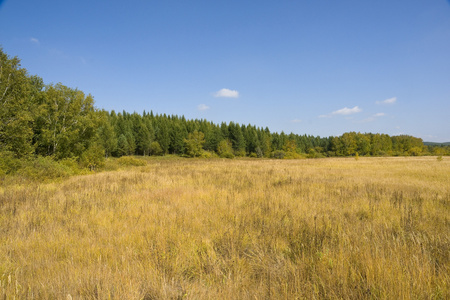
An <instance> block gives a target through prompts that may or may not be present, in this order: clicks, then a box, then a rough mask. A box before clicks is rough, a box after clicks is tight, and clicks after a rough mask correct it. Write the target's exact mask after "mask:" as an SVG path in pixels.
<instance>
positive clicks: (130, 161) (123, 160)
mask: <svg viewBox="0 0 450 300" xmlns="http://www.w3.org/2000/svg"><path fill="white" fill-rule="evenodd" d="M117 163H118V164H119V165H121V166H124V167H129V166H135V167H139V166H146V165H147V162H146V161H145V160H142V159H138V158H136V157H133V156H122V157H120V158H119V159H117Z"/></svg>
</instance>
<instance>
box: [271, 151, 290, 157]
mask: <svg viewBox="0 0 450 300" xmlns="http://www.w3.org/2000/svg"><path fill="white" fill-rule="evenodd" d="M285 156H286V152H284V151H283V150H275V151H273V152H272V154H271V155H270V157H272V158H276V159H283V158H284V157H285Z"/></svg>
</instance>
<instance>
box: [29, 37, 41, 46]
mask: <svg viewBox="0 0 450 300" xmlns="http://www.w3.org/2000/svg"><path fill="white" fill-rule="evenodd" d="M30 42H32V43H34V44H37V45H39V44H40V43H39V40H38V39H37V38H34V37H32V38H30Z"/></svg>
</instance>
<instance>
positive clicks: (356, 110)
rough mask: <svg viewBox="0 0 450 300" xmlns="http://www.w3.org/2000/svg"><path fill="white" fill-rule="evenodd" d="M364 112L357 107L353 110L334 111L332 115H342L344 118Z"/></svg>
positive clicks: (345, 108)
mask: <svg viewBox="0 0 450 300" xmlns="http://www.w3.org/2000/svg"><path fill="white" fill-rule="evenodd" d="M359 112H362V109H361V108H359V107H358V106H355V107H353V108H348V107H344V108H341V109H339V110H336V111H333V112H332V113H331V114H332V115H342V116H347V115H352V114H356V113H359Z"/></svg>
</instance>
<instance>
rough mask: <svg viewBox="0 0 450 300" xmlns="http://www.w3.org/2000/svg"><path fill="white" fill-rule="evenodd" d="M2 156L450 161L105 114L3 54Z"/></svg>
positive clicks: (374, 137) (367, 136) (418, 144)
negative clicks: (402, 157) (392, 157)
mask: <svg viewBox="0 0 450 300" xmlns="http://www.w3.org/2000/svg"><path fill="white" fill-rule="evenodd" d="M0 105H1V106H0V155H2V156H4V157H5V156H13V157H16V158H19V159H21V158H29V157H36V156H46V157H47V156H49V157H53V158H54V159H57V160H61V159H65V158H75V159H77V160H78V161H79V162H80V163H86V164H87V165H89V164H95V163H96V160H101V159H102V158H103V157H109V156H113V157H121V156H125V155H144V156H146V155H166V154H177V155H184V156H191V157H195V156H206V157H208V156H220V157H226V158H232V157H235V156H238V157H243V156H250V157H267V158H300V157H331V156H352V155H356V154H358V155H371V156H383V155H424V154H430V153H431V154H439V155H446V154H449V152H450V150H449V147H448V146H446V147H438V146H425V145H424V144H423V141H422V140H421V139H420V138H416V137H412V136H408V135H400V136H389V135H386V134H378V133H376V134H373V133H356V132H349V133H344V134H343V135H342V136H339V137H318V136H311V135H306V134H305V135H298V134H294V133H290V134H286V133H284V132H281V133H277V132H270V130H269V129H268V128H267V127H266V128H262V127H256V126H253V125H250V124H249V125H243V124H238V123H235V122H229V123H226V122H223V123H221V124H215V123H213V122H211V121H207V120H204V119H195V120H188V119H186V118H185V117H184V116H177V115H166V114H154V113H153V112H152V111H150V112H146V111H144V112H143V113H142V114H139V113H136V112H134V113H129V112H126V111H122V112H115V111H105V110H102V109H98V108H96V107H95V106H94V99H93V97H92V96H91V95H89V94H88V95H86V94H85V93H83V92H82V91H80V90H78V89H73V88H70V87H67V86H65V85H63V84H61V83H58V84H44V82H43V80H42V78H40V77H38V76H34V75H33V76H32V75H29V74H28V72H27V70H26V69H24V68H22V67H21V65H20V60H19V59H18V58H17V57H13V58H11V57H9V56H8V55H7V54H6V53H5V52H4V51H3V49H2V48H0Z"/></svg>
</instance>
